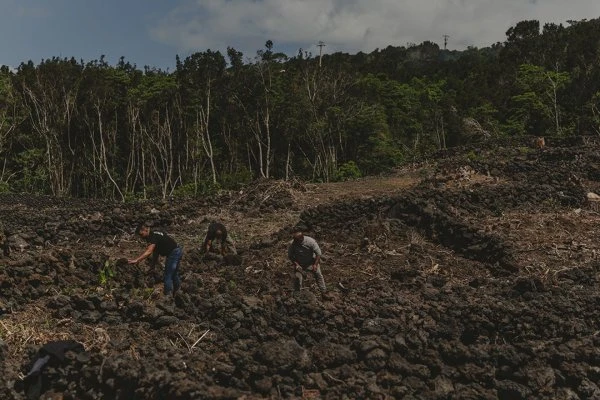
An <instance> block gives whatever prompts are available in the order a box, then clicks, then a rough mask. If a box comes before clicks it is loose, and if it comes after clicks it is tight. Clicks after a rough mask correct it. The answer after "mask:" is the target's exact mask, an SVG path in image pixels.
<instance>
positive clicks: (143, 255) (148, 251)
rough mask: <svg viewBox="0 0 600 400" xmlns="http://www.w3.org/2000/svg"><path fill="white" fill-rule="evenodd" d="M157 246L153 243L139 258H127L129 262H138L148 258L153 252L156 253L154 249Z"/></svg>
mask: <svg viewBox="0 0 600 400" xmlns="http://www.w3.org/2000/svg"><path fill="white" fill-rule="evenodd" d="M155 248H156V244H154V243H152V244H151V245H150V246H148V247H147V248H146V251H144V252H143V253H142V255H140V256H139V257H138V258H133V259H131V260H127V262H128V263H129V264H137V263H139V262H140V261H142V260H145V259H146V258H148V257H149V256H150V255H151V254H152V253H154V249H155Z"/></svg>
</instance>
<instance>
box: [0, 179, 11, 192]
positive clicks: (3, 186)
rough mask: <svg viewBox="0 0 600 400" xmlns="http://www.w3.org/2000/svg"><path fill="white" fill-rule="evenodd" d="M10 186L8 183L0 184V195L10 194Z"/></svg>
mask: <svg viewBox="0 0 600 400" xmlns="http://www.w3.org/2000/svg"><path fill="white" fill-rule="evenodd" d="M10 192H11V190H10V185H9V184H8V182H0V193H10Z"/></svg>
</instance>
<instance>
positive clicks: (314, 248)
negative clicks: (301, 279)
mask: <svg viewBox="0 0 600 400" xmlns="http://www.w3.org/2000/svg"><path fill="white" fill-rule="evenodd" d="M310 245H311V248H312V251H313V253H314V255H315V262H314V263H313V265H312V267H311V268H312V270H313V271H316V270H317V268H318V267H319V262H320V261H321V254H322V253H321V248H320V247H319V244H318V243H317V241H316V240H314V239H313V240H312V242H311V244H310Z"/></svg>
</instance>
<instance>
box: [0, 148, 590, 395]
mask: <svg viewBox="0 0 600 400" xmlns="http://www.w3.org/2000/svg"><path fill="white" fill-rule="evenodd" d="M546 144H547V145H546V147H545V148H543V149H535V148H533V147H532V146H530V145H529V142H528V141H525V140H523V141H522V142H520V143H519V142H511V143H507V142H487V143H484V144H479V145H473V146H470V147H468V148H461V149H453V150H451V151H445V152H441V153H439V154H437V155H436V157H434V158H433V159H431V160H430V161H429V162H426V163H423V164H419V165H415V166H413V167H411V168H406V169H404V170H401V171H398V172H397V173H396V174H394V175H393V176H389V177H384V178H368V179H363V180H359V181H355V182H344V183H335V184H322V185H315V184H303V183H299V182H291V183H290V182H272V181H263V182H257V183H255V184H253V185H251V186H249V187H246V188H244V189H242V190H240V191H238V192H230V193H223V194H222V195H221V196H218V197H215V198H211V199H194V200H179V199H175V200H173V201H164V202H146V203H135V204H115V203H108V202H101V201H85V200H63V199H52V198H43V197H31V196H20V195H4V196H1V197H0V221H2V222H3V223H4V225H5V228H6V229H7V231H8V233H9V235H10V236H9V243H10V247H11V254H10V256H8V257H4V258H0V290H1V292H0V313H1V314H2V315H1V316H0V359H1V360H2V364H1V365H0V398H3V399H22V398H24V395H23V391H22V386H23V384H22V381H21V379H22V377H23V376H24V374H26V373H27V371H28V370H29V368H30V367H31V361H32V360H33V359H34V356H35V354H36V352H37V350H38V349H39V348H40V346H41V345H43V344H45V343H47V342H49V341H52V340H59V339H73V340H76V341H79V342H80V343H82V344H83V345H84V347H85V352H84V353H78V354H75V353H69V354H68V355H67V358H66V360H65V361H64V363H63V364H61V365H51V366H50V367H48V368H46V369H45V370H44V375H43V378H44V380H43V382H44V391H45V393H46V394H45V396H46V397H47V398H55V399H60V398H63V399H109V398H110V399H170V398H177V399H202V398H207V399H208V398H210V399H255V398H323V399H344V398H347V399H350V398H352V399H354V398H372V399H392V398H404V399H488V398H489V399H593V398H600V386H599V385H600V350H598V346H599V345H600V336H599V333H600V316H599V314H598V312H597V311H596V310H597V308H598V307H599V306H600V294H599V293H598V285H599V283H600V274H599V273H600V258H599V257H600V240H599V239H598V238H599V233H600V214H599V213H598V210H599V208H598V203H597V202H595V201H589V200H588V193H589V192H595V193H600V140H598V139H597V138H587V139H570V140H567V139H563V140H552V139H548V140H547V141H546ZM592 200H593V199H592ZM141 220H146V221H148V222H151V223H152V224H153V225H154V226H156V227H160V228H161V229H165V230H166V231H168V232H169V233H170V234H172V235H173V236H174V237H175V238H176V239H177V240H178V241H179V242H181V243H183V244H184V245H185V251H186V253H185V256H184V260H183V263H182V270H183V275H184V283H183V293H182V294H180V295H178V296H177V297H176V298H175V300H174V302H168V301H165V300H164V299H162V295H161V286H162V285H161V269H160V268H158V267H157V268H154V269H151V268H150V267H149V266H148V265H145V264H143V265H138V266H135V267H130V266H126V265H122V263H120V262H119V260H120V259H121V258H126V257H132V256H135V255H137V254H139V253H140V252H141V251H142V250H143V248H144V244H143V243H142V242H141V241H139V240H137V239H136V238H135V237H134V236H133V235H132V232H133V229H134V227H135V225H136V224H137V223H138V222H139V221H141ZM211 220H220V221H223V222H224V223H225V224H226V225H227V226H228V227H229V228H230V230H231V231H232V232H233V235H234V237H235V239H236V240H237V243H238V247H239V248H240V250H241V252H242V255H243V259H244V261H243V264H242V265H241V266H221V265H217V264H216V263H215V262H203V261H202V260H201V259H200V257H199V254H198V252H197V248H198V245H199V242H200V241H201V240H202V236H203V232H204V230H205V229H206V226H207V225H208V222H209V221H211ZM296 223H302V224H304V225H305V226H306V228H307V233H308V234H309V235H311V236H313V237H315V238H316V239H317V240H318V241H319V243H320V244H321V247H322V249H323V251H324V257H323V265H322V269H323V273H324V276H325V279H326V282H327V283H328V286H329V288H330V296H329V298H328V299H322V298H321V297H320V296H319V293H318V290H317V288H316V286H315V284H314V280H312V277H309V280H308V283H309V286H308V287H307V288H306V289H305V290H303V291H301V292H300V293H298V294H293V293H292V292H291V291H290V287H291V285H290V279H291V278H290V274H289V273H290V271H289V269H288V268H286V267H285V256H286V248H287V244H288V242H289V229H290V227H292V226H293V225H295V224H296Z"/></svg>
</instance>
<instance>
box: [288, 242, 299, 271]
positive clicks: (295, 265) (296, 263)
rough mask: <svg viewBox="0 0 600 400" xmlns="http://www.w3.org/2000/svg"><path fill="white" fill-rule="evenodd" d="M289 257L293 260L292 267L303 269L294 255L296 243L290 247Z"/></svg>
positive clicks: (297, 269)
mask: <svg viewBox="0 0 600 400" xmlns="http://www.w3.org/2000/svg"><path fill="white" fill-rule="evenodd" d="M288 259H289V260H290V261H291V262H292V267H293V268H294V270H295V271H302V267H301V266H300V264H298V262H297V261H296V257H294V243H292V244H290V247H288Z"/></svg>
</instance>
